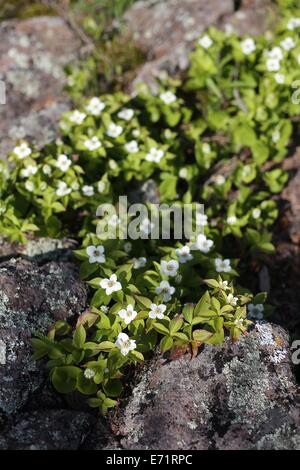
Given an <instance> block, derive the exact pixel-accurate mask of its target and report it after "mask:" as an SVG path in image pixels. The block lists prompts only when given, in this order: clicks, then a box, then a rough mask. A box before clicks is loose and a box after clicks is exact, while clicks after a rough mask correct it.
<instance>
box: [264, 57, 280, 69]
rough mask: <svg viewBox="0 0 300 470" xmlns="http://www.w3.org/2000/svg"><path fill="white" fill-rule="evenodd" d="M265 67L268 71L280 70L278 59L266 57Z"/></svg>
mask: <svg viewBox="0 0 300 470" xmlns="http://www.w3.org/2000/svg"><path fill="white" fill-rule="evenodd" d="M266 67H267V70H268V71H269V72H278V70H280V61H279V60H278V59H268V60H267V62H266Z"/></svg>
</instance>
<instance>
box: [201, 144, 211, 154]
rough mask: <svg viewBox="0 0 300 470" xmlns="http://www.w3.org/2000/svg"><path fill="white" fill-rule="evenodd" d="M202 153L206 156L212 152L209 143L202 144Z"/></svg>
mask: <svg viewBox="0 0 300 470" xmlns="http://www.w3.org/2000/svg"><path fill="white" fill-rule="evenodd" d="M202 152H203V153H204V154H205V155H207V154H208V153H210V152H211V146H210V145H209V144H208V143H207V142H204V144H202Z"/></svg>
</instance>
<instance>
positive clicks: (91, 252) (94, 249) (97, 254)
mask: <svg viewBox="0 0 300 470" xmlns="http://www.w3.org/2000/svg"><path fill="white" fill-rule="evenodd" d="M86 252H87V255H88V257H89V263H91V264H92V263H105V255H104V246H102V245H98V246H94V245H90V246H88V247H87V249H86Z"/></svg>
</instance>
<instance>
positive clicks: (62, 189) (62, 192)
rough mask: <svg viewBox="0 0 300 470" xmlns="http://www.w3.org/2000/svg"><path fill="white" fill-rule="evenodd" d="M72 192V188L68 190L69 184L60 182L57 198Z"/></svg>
mask: <svg viewBox="0 0 300 470" xmlns="http://www.w3.org/2000/svg"><path fill="white" fill-rule="evenodd" d="M71 191H72V189H71V188H68V186H67V184H66V183H65V182H64V181H59V183H58V187H57V190H56V194H57V196H67V195H68V194H70V193H71Z"/></svg>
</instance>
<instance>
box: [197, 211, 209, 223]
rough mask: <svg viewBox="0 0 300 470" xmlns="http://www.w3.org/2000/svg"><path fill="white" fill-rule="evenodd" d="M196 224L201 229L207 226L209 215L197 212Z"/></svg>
mask: <svg viewBox="0 0 300 470" xmlns="http://www.w3.org/2000/svg"><path fill="white" fill-rule="evenodd" d="M196 224H197V225H199V226H201V227H204V225H207V215H205V214H202V213H201V212H196Z"/></svg>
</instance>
